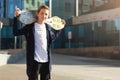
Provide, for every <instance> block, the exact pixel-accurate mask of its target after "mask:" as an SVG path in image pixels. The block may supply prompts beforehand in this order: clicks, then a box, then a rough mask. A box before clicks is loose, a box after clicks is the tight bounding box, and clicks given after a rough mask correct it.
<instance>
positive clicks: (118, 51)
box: [52, 46, 120, 59]
mask: <svg viewBox="0 0 120 80" xmlns="http://www.w3.org/2000/svg"><path fill="white" fill-rule="evenodd" d="M52 52H53V53H57V54H66V55H75V56H84V57H95V58H107V59H120V46H112V47H88V48H67V49H53V50H52Z"/></svg>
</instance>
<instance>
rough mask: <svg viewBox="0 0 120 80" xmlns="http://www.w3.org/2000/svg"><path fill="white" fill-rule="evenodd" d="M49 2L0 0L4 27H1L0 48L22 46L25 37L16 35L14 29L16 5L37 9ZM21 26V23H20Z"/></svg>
mask: <svg viewBox="0 0 120 80" xmlns="http://www.w3.org/2000/svg"><path fill="white" fill-rule="evenodd" d="M46 3H47V4H48V3H49V1H48V0H0V21H1V22H2V23H3V27H2V28H1V29H0V49H13V48H22V47H23V45H24V38H23V37H21V36H17V37H14V36H13V31H12V27H13V26H12V24H13V17H14V11H15V7H16V6H17V7H18V8H20V9H21V10H22V9H28V10H33V11H34V10H36V9H37V8H38V7H39V6H40V5H42V4H46ZM19 27H21V24H19Z"/></svg>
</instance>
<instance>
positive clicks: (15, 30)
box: [13, 17, 27, 36]
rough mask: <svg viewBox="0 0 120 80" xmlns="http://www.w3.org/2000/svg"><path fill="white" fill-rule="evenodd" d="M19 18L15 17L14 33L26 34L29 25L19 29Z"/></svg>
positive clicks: (17, 34) (16, 34)
mask: <svg viewBox="0 0 120 80" xmlns="http://www.w3.org/2000/svg"><path fill="white" fill-rule="evenodd" d="M18 24H19V23H18V20H17V17H14V22H13V34H14V35H15V36H19V35H24V34H25V33H26V32H27V26H25V27H22V28H21V29H18Z"/></svg>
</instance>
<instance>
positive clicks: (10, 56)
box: [0, 49, 26, 66]
mask: <svg viewBox="0 0 120 80" xmlns="http://www.w3.org/2000/svg"><path fill="white" fill-rule="evenodd" d="M25 53H26V51H25V50H24V49H9V50H2V51H0V66H2V65H5V64H11V63H15V62H16V61H18V60H20V59H22V57H24V56H26V54H25Z"/></svg>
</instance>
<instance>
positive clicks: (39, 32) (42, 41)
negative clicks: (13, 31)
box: [34, 23, 48, 63]
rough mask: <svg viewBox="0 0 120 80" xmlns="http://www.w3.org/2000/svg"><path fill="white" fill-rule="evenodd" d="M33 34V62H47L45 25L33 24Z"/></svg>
mask: <svg viewBox="0 0 120 80" xmlns="http://www.w3.org/2000/svg"><path fill="white" fill-rule="evenodd" d="M34 26H35V27H34V29H35V33H34V37H35V54H34V60H36V61H37V62H42V63H44V62H48V54H47V35H46V26H45V24H38V23H35V25H34Z"/></svg>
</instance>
